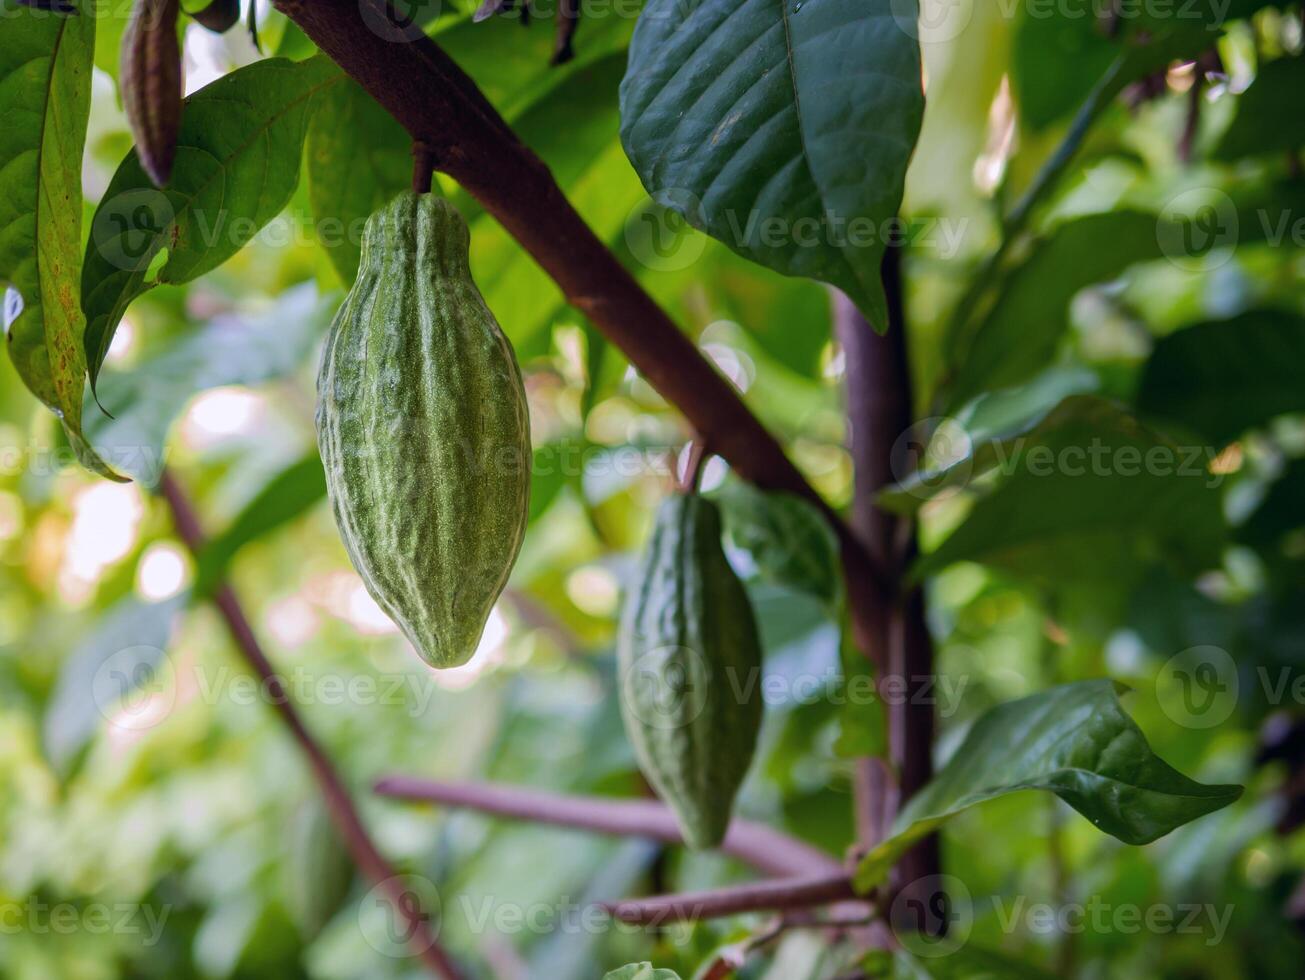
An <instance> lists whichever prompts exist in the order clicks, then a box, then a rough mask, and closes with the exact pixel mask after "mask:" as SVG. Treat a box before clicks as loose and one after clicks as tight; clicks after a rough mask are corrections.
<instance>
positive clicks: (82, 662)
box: [42, 595, 186, 777]
mask: <svg viewBox="0 0 1305 980" xmlns="http://www.w3.org/2000/svg"><path fill="white" fill-rule="evenodd" d="M185 602H186V596H185V595H179V596H175V597H173V598H171V599H168V600H166V601H164V602H155V603H142V602H138V601H137V600H136V599H133V598H128V599H124V600H122V601H121V602H119V603H118V604H117V605H116V606H114V607H113V608H112V609H110V610H109V611H108V612H107V613H106V614H105V615H104V617H103V618H102V619H101V620H100V621H99V622H98V623H97V624H96V626H95V628H94V629H93V630H90V631H89V632H87V634H86V638H85V639H84V640H83V641H82V642H81V644H80V645H79V646H78V647H77V649H76V650H74V651H73V653H72V655H71V656H69V657H68V659H67V660H65V661H64V663H63V664H62V666H61V667H60V669H59V679H58V681H57V682H56V684H55V688H54V694H53V695H52V696H51V698H50V703H49V706H48V707H47V708H46V711H45V718H44V719H43V722H42V740H43V742H44V746H45V753H46V755H47V756H48V758H49V759H50V762H51V764H52V765H53V766H54V768H55V769H56V770H58V771H59V772H60V773H62V774H63V775H64V776H65V777H66V776H68V775H70V774H71V773H72V772H73V771H74V770H75V769H76V767H77V763H78V761H79V759H80V758H81V756H82V753H83V751H84V750H85V748H86V746H87V744H88V743H89V742H90V741H91V739H93V738H94V737H95V734H96V732H98V731H99V730H100V729H101V728H102V727H103V726H104V725H105V723H106V722H107V721H108V720H109V718H111V717H112V716H113V713H114V712H115V711H116V710H117V708H118V706H119V704H121V703H122V702H123V701H125V700H126V699H128V698H130V697H131V696H132V695H133V693H135V692H137V691H138V690H139V688H140V687H141V685H142V684H146V683H149V682H150V681H151V680H152V679H153V677H154V674H155V672H156V671H157V669H158V668H159V665H160V664H161V663H163V661H164V660H165V658H166V652H165V648H166V647H167V645H168V640H169V639H170V637H171V636H172V631H173V626H174V624H175V623H176V619H177V613H178V612H180V610H181V609H182V608H183V606H184V605H185Z"/></svg>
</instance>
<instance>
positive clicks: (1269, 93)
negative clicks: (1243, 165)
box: [1214, 55, 1305, 160]
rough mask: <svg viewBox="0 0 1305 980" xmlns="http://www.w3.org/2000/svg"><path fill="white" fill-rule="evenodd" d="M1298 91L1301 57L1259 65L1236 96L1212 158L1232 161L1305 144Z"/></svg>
mask: <svg viewBox="0 0 1305 980" xmlns="http://www.w3.org/2000/svg"><path fill="white" fill-rule="evenodd" d="M1302 91H1305V56H1302V55H1297V56H1296V57H1292V58H1279V59H1278V60H1277V61H1270V62H1269V63H1268V64H1265V65H1262V66H1261V67H1260V72H1259V74H1258V75H1256V77H1255V81H1254V82H1253V83H1251V86H1250V88H1248V89H1247V90H1246V91H1245V92H1243V93H1242V94H1241V95H1240V96H1239V97H1238V99H1237V115H1236V116H1234V117H1233V121H1232V124H1231V125H1230V126H1229V127H1228V129H1227V130H1225V131H1224V134H1223V136H1222V137H1221V138H1220V140H1219V143H1218V146H1216V147H1215V150H1214V156H1215V158H1216V159H1218V160H1236V159H1239V158H1240V157H1247V156H1257V155H1260V154H1266V153H1285V152H1288V151H1290V150H1298V149H1300V148H1301V147H1302V146H1305V113H1302V112H1301V111H1300V93H1301V92H1302Z"/></svg>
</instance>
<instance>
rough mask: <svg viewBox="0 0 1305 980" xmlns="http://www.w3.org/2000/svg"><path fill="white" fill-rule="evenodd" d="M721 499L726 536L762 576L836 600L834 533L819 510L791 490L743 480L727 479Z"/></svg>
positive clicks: (839, 590)
mask: <svg viewBox="0 0 1305 980" xmlns="http://www.w3.org/2000/svg"><path fill="white" fill-rule="evenodd" d="M720 501H721V507H722V512H723V516H724V518H725V537H726V540H728V541H729V543H730V544H731V545H732V546H733V547H735V548H738V549H739V550H741V551H745V552H747V553H748V554H749V555H750V556H751V557H752V560H753V562H754V563H755V564H756V568H757V573H758V575H759V576H760V577H761V578H762V579H763V580H765V581H768V582H773V583H775V584H776V585H782V586H784V587H785V588H789V589H793V590H795V591H798V592H805V593H808V594H809V595H813V596H815V597H816V598H818V599H821V600H823V601H824V602H826V603H829V604H830V605H834V604H836V603H837V602H838V599H839V596H840V595H841V594H842V578H841V577H840V573H839V564H838V538H837V537H836V536H835V535H834V530H833V528H831V527H830V526H829V521H828V520H826V519H825V517H824V515H823V514H821V513H820V511H818V510H816V508H815V507H813V506H812V505H811V504H809V503H808V502H807V501H805V500H803V499H801V498H800V497H796V496H794V495H793V494H789V493H767V492H766V491H763V490H758V489H757V488H756V487H754V486H753V485H752V484H750V483H747V482H745V481H743V480H734V481H731V482H730V483H729V484H728V486H727V488H726V490H725V491H724V492H723V493H722V494H721V498H720Z"/></svg>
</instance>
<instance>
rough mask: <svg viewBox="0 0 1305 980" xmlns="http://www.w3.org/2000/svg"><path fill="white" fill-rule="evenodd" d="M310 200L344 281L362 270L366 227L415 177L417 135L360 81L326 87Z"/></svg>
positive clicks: (314, 142)
mask: <svg viewBox="0 0 1305 980" xmlns="http://www.w3.org/2000/svg"><path fill="white" fill-rule="evenodd" d="M306 153H307V158H308V169H307V172H308V200H309V203H310V204H311V206H312V209H313V220H314V221H315V222H316V224H317V234H318V237H319V239H320V240H321V242H322V245H323V247H325V249H326V254H327V255H328V256H329V257H330V259H331V264H332V265H334V266H335V271H336V272H338V273H339V274H340V279H341V281H342V282H343V283H344V285H346V286H349V285H351V284H352V283H353V280H354V277H355V276H357V275H358V259H359V256H360V255H361V254H362V227H363V224H364V223H365V222H366V220H367V218H368V217H370V216H371V214H372V212H373V211H376V210H378V209H379V208H380V207H381V205H383V204H385V203H386V202H388V201H390V200H392V199H393V198H394V197H395V196H396V195H397V194H398V193H399V192H400V191H403V190H406V189H407V187H408V186H409V184H410V182H411V180H412V138H411V137H410V136H408V134H407V132H406V131H405V130H404V128H403V127H402V126H400V125H399V124H398V123H397V122H396V121H395V120H394V117H393V116H391V115H390V114H389V113H388V112H386V111H385V110H384V109H382V108H381V107H380V106H379V105H378V104H377V102H376V100H375V99H373V98H372V97H371V96H370V95H368V94H367V93H366V92H365V91H364V90H363V88H362V86H361V85H359V84H358V83H357V82H354V81H352V80H347V81H345V82H344V83H342V84H340V85H337V86H335V87H334V88H333V89H331V90H330V91H329V92H326V93H323V95H322V98H321V100H320V103H319V105H318V107H317V109H316V111H315V112H314V113H313V119H312V122H310V123H309V124H308V146H307V150H306Z"/></svg>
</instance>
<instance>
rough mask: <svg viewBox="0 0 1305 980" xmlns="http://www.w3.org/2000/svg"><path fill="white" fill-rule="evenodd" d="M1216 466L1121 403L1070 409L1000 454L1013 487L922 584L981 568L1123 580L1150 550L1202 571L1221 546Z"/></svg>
mask: <svg viewBox="0 0 1305 980" xmlns="http://www.w3.org/2000/svg"><path fill="white" fill-rule="evenodd" d="M1211 455H1212V454H1211V452H1210V451H1209V450H1208V448H1207V447H1205V446H1201V445H1198V446H1178V445H1176V444H1174V443H1171V442H1169V441H1168V440H1167V439H1165V438H1164V437H1162V436H1160V435H1158V434H1156V433H1154V432H1152V431H1150V430H1148V429H1147V428H1145V427H1144V426H1142V425H1140V424H1139V423H1138V422H1137V421H1136V420H1135V419H1134V418H1133V417H1132V416H1130V415H1128V414H1127V413H1126V412H1124V411H1122V410H1121V409H1119V408H1118V407H1117V406H1115V405H1114V404H1113V403H1111V402H1107V401H1104V400H1102V399H1099V398H1094V397H1091V396H1075V397H1072V398H1069V399H1067V400H1066V401H1065V402H1063V403H1062V404H1061V405H1060V407H1059V408H1057V409H1056V411H1054V412H1053V413H1052V414H1051V415H1050V416H1048V417H1047V419H1046V420H1045V421H1044V422H1043V423H1042V424H1041V425H1039V426H1038V427H1037V428H1036V429H1035V430H1033V432H1031V433H1030V434H1029V435H1028V436H1025V437H1020V438H1018V439H1017V440H1016V442H1015V444H1014V447H1013V449H1012V450H1011V451H1010V452H1009V453H1007V452H1005V451H1004V450H1003V451H1002V452H1001V454H1000V457H999V460H998V462H999V470H1000V472H1002V474H1003V475H1004V477H1005V478H1004V480H1003V481H1002V482H1001V483H1000V484H999V485H998V486H997V488H996V489H995V490H993V491H992V492H991V493H990V494H989V495H987V496H985V497H981V498H980V499H979V500H978V501H977V502H976V503H975V505H974V508H973V510H972V511H971V512H970V514H969V516H968V517H967V518H966V520H965V522H964V523H963V524H961V526H960V527H958V528H957V529H956V530H955V531H953V532H952V534H951V535H950V536H949V537H948V538H947V539H946V540H944V541H943V542H942V544H941V545H939V546H938V548H937V549H936V550H935V551H933V552H931V553H930V554H928V555H926V556H925V557H924V558H922V559H921V560H920V562H919V563H918V564H917V566H916V572H915V573H916V575H918V576H924V575H929V574H932V573H934V572H937V571H939V570H940V569H942V568H945V567H946V566H947V565H950V564H952V563H953V562H957V561H979V562H985V563H989V564H994V565H999V566H1002V567H1006V568H1011V569H1014V570H1016V571H1018V572H1022V573H1025V574H1031V575H1034V576H1039V575H1041V576H1052V577H1055V578H1058V579H1060V580H1066V581H1067V580H1071V579H1072V578H1074V577H1075V576H1085V575H1089V574H1091V573H1092V572H1094V571H1097V572H1103V573H1105V574H1109V575H1115V574H1118V573H1119V571H1120V562H1121V561H1123V560H1125V558H1127V557H1129V556H1139V555H1141V554H1142V552H1144V551H1145V549H1146V548H1147V547H1148V546H1151V545H1155V546H1161V545H1162V546H1163V548H1164V550H1165V553H1166V555H1167V556H1168V557H1169V558H1170V559H1171V560H1179V559H1183V560H1185V561H1186V562H1187V563H1188V564H1190V565H1191V566H1192V567H1193V569H1200V568H1203V567H1205V566H1206V565H1208V564H1210V563H1213V562H1214V561H1215V560H1216V558H1217V555H1218V549H1219V546H1220V544H1221V541H1222V536H1223V522H1222V516H1221V511H1220V502H1219V496H1218V494H1217V493H1216V492H1215V489H1214V488H1215V487H1216V485H1217V483H1218V478H1217V477H1216V476H1215V475H1213V474H1211V473H1210V472H1209V469H1208V467H1209V463H1210V458H1211ZM1088 543H1090V545H1091V547H1088V546H1087V545H1088ZM1093 563H1095V564H1093Z"/></svg>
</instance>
